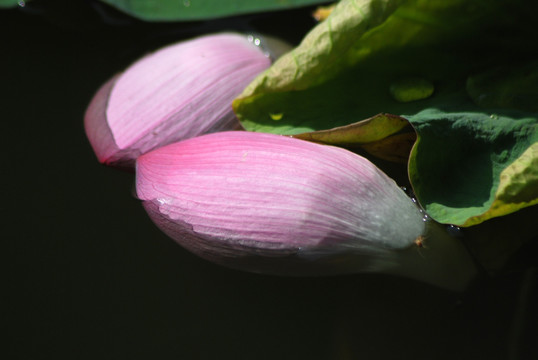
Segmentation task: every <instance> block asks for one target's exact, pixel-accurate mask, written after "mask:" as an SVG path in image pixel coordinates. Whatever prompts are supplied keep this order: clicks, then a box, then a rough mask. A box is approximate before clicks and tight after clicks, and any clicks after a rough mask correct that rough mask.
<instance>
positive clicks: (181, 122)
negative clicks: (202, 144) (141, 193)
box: [85, 33, 270, 167]
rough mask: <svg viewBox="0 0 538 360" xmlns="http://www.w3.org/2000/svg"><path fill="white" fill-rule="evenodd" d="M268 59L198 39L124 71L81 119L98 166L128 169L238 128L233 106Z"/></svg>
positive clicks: (239, 43) (218, 38)
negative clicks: (166, 148) (185, 142)
mask: <svg viewBox="0 0 538 360" xmlns="http://www.w3.org/2000/svg"><path fill="white" fill-rule="evenodd" d="M269 66H270V59H269V58H268V57H267V56H265V55H264V53H263V52H262V51H261V50H260V49H259V48H258V47H256V46H255V45H254V44H252V43H251V42H249V41H248V39H247V37H246V36H242V35H239V34H228V33H226V34H218V35H211V36H204V37H199V38H196V39H193V40H190V41H185V42H181V43H179V44H176V45H171V46H168V47H165V48H163V49H161V50H159V51H157V52H155V53H153V54H150V55H148V56H145V57H144V58H142V59H140V60H138V61H137V62H136V63H134V64H133V65H131V66H130V67H129V68H128V69H127V70H126V71H125V72H124V73H123V74H121V75H119V76H117V77H116V78H114V79H112V80H110V81H109V82H107V83H106V84H105V85H103V87H102V88H101V89H100V90H99V91H98V92H97V94H96V95H95V96H94V99H93V100H92V102H91V104H90V106H89V108H88V110H87V112H86V116H85V127H86V132H87V135H88V138H89V140H90V143H91V145H92V147H93V149H94V151H95V153H96V155H97V157H98V159H99V161H100V162H103V163H106V164H109V165H119V166H127V167H128V166H132V164H133V163H134V160H135V159H136V158H137V157H138V156H139V155H140V154H143V153H146V152H148V151H150V150H152V149H154V148H157V147H159V146H163V145H166V144H169V143H172V142H174V141H179V140H182V139H187V138H191V137H194V136H197V135H200V134H204V133H209V132H217V131H222V130H232V129H238V128H239V127H240V125H239V122H238V121H237V119H236V117H235V115H234V114H233V111H232V107H231V103H232V100H233V99H234V98H235V97H236V96H237V95H239V94H240V93H241V91H242V90H243V89H244V87H245V86H246V85H248V84H249V83H250V82H251V80H252V79H253V78H254V77H255V76H256V75H258V74H259V73H260V72H262V71H263V70H265V69H266V68H268V67H269Z"/></svg>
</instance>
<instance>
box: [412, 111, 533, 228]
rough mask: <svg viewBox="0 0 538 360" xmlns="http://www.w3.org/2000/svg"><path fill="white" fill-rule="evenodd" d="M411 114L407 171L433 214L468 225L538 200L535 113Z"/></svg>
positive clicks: (437, 218) (461, 224)
mask: <svg viewBox="0 0 538 360" xmlns="http://www.w3.org/2000/svg"><path fill="white" fill-rule="evenodd" d="M470 106H472V105H470ZM409 119H410V121H411V122H412V124H413V126H414V127H415V129H416V130H417V133H418V140H417V142H416V144H415V146H414V148H413V151H412V152H411V156H410V160H409V176H410V180H411V183H412V185H413V188H414V190H415V194H416V196H417V198H418V199H419V201H420V203H421V205H422V206H423V207H424V208H425V210H426V211H427V212H428V214H429V215H430V216H431V217H432V218H433V219H435V220H437V221H439V222H442V223H450V224H456V225H459V226H471V225H476V224H479V223H481V222H483V221H485V220H487V219H489V218H492V217H496V216H502V215H506V214H509V213H512V212H514V211H516V210H519V209H521V208H523V207H526V206H530V205H534V204H536V203H538V186H537V184H538V152H537V148H536V142H537V141H538V117H537V116H536V114H529V113H520V112H513V111H512V112H505V113H504V114H502V115H501V114H488V113H484V112H481V111H480V110H475V111H471V110H468V111H466V112H444V111H441V110H439V109H425V110H424V111H422V112H420V113H418V114H416V115H413V116H409Z"/></svg>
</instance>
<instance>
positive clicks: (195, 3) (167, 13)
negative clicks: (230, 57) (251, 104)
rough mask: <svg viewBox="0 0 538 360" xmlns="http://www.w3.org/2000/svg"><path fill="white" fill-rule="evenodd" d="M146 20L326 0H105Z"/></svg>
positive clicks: (185, 18) (209, 16) (197, 16)
mask: <svg viewBox="0 0 538 360" xmlns="http://www.w3.org/2000/svg"><path fill="white" fill-rule="evenodd" d="M101 1H102V2H104V3H107V4H109V5H112V6H114V7H115V8H117V9H119V10H121V11H123V12H125V13H127V14H129V15H131V16H134V17H136V18H139V19H142V20H145V21H192V20H202V19H213V18H218V17H223V16H231V15H239V14H246V13H254V12H260V11H270V10H282V9H290V8H294V7H299V6H307V5H312V4H319V3H323V2H325V1H323V0H256V1H253V0H159V1H153V0H101Z"/></svg>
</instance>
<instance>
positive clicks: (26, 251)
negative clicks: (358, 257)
mask: <svg viewBox="0 0 538 360" xmlns="http://www.w3.org/2000/svg"><path fill="white" fill-rule="evenodd" d="M310 11H311V9H306V10H296V11H285V12H275V13H271V14H259V15H255V16H246V17H239V18H229V19H222V20H216V21H212V22H192V23H183V24H167V25H163V24H160V25H158V24H143V23H140V22H137V21H135V20H132V19H130V18H128V17H126V16H122V15H121V14H119V13H117V12H115V11H112V10H111V9H109V8H107V7H105V6H99V7H96V6H95V4H94V3H93V2H78V1H77V2H74V1H64V2H62V1H50V2H34V3H29V4H28V6H26V7H25V8H16V9H12V10H0V30H1V31H0V36H1V43H0V44H1V48H0V65H1V67H0V71H1V74H2V77H1V84H2V93H1V98H0V99H1V113H0V116H1V121H2V148H3V151H2V159H3V160H2V165H3V166H2V168H3V170H2V180H3V181H2V183H3V185H2V207H1V208H2V210H3V213H4V215H3V217H2V219H3V229H4V232H3V233H4V235H5V236H4V237H3V240H2V245H3V246H2V248H3V250H2V255H3V257H4V258H5V260H6V261H4V263H5V264H7V267H6V270H5V271H4V272H3V273H4V276H5V280H4V285H6V286H3V288H4V291H2V292H3V295H2V299H3V300H4V301H5V302H4V301H3V302H4V305H3V306H2V307H3V314H4V320H6V321H2V325H3V326H2V327H3V328H4V330H5V331H7V332H8V333H9V336H8V337H7V338H6V337H4V340H5V344H4V346H3V347H2V350H1V352H2V353H4V354H7V355H8V356H7V357H5V358H6V359H413V360H418V359H533V358H538V350H537V345H536V344H535V340H536V338H538V336H537V334H538V333H537V327H538V326H537V323H538V314H537V305H536V304H537V303H538V291H537V290H536V261H535V260H531V261H530V262H528V261H527V260H528V259H527V258H528V253H529V251H528V249H524V251H523V253H527V256H526V257H525V256H524V258H525V259H527V260H525V261H527V262H526V263H525V265H524V266H520V267H517V269H516V270H513V271H505V272H503V273H502V274H501V275H499V276H497V277H496V278H494V279H487V280H483V281H480V282H478V283H477V284H476V285H473V286H472V287H471V288H470V289H469V290H468V291H467V292H465V293H463V294H454V293H450V292H446V291H444V290H441V289H437V288H435V287H432V286H429V285H424V284H421V283H417V282H414V281H412V280H405V279H399V278H395V277H388V276H381V275H348V276H337V277H329V278H300V279H297V278H281V277H273V276H261V275H253V274H249V273H244V272H238V271H234V270H229V269H226V268H222V267H219V266H216V265H213V264H211V263H208V262H206V261H204V260H201V259H199V258H197V257H195V256H193V255H191V254H190V253H188V252H186V251H185V250H183V249H182V248H181V247H180V246H178V245H177V244H175V243H174V242H173V241H172V240H170V239H168V238H167V237H166V236H165V235H163V234H162V233H161V232H160V231H159V230H158V229H157V228H156V227H155V226H154V225H153V224H152V223H151V221H150V220H149V218H148V217H147V216H146V214H145V212H144V210H143V208H142V206H141V205H140V203H139V202H138V201H137V200H136V199H135V198H134V197H133V196H132V186H133V180H134V178H133V175H132V174H129V173H124V172H119V171H117V170H114V169H109V168H106V167H104V166H102V165H100V164H98V162H97V160H96V158H95V156H94V155H93V152H92V150H91V148H90V146H89V143H88V141H87V140H86V137H85V134H84V130H83V122H82V120H83V115H84V111H85V108H86V106H87V105H88V103H89V101H90V99H91V97H92V96H93V94H94V92H95V91H96V90H97V89H98V87H99V86H100V85H101V84H102V83H103V82H105V81H106V80H107V79H108V78H109V77H110V76H112V75H113V74H114V73H116V72H118V71H120V70H122V69H124V68H125V67H126V66H127V65H129V64H130V63H131V62H132V61H134V60H135V59H137V58H138V57H139V56H141V55H143V54H145V53H146V52H148V51H150V50H153V49H155V48H158V47H159V46H162V45H165V44H168V43H171V42H174V41H177V40H180V39H182V38H188V37H191V36H194V35H197V34H201V33H210V32H212V31H218V30H225V29H237V30H245V31H246V30H249V29H251V30H257V31H262V32H267V33H272V34H274V35H279V36H282V37H285V38H287V39H288V40H289V41H291V42H295V43H296V42H298V41H299V40H300V39H301V38H302V36H303V35H304V34H305V33H306V32H307V31H308V30H309V29H310V28H311V27H312V26H313V25H314V21H313V20H312V18H311V16H310ZM275 24H277V25H276V26H275ZM533 261H534V262H533ZM516 262H517V261H516ZM533 264H534V265H533ZM533 266H534V267H533ZM525 291H526V292H525Z"/></svg>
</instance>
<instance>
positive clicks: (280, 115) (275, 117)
mask: <svg viewBox="0 0 538 360" xmlns="http://www.w3.org/2000/svg"><path fill="white" fill-rule="evenodd" d="M269 116H270V117H271V119H273V120H274V121H278V120H282V117H283V116H284V113H278V114H269Z"/></svg>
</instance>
